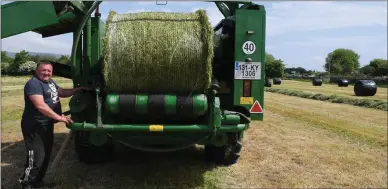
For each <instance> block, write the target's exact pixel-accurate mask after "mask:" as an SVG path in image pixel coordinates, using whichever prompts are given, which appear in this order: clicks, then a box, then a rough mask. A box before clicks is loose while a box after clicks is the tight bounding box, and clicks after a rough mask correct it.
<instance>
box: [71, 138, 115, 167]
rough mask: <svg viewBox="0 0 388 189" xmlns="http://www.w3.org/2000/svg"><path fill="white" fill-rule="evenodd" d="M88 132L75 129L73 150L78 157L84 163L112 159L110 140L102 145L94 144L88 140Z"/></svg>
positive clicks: (112, 145) (112, 148)
mask: <svg viewBox="0 0 388 189" xmlns="http://www.w3.org/2000/svg"><path fill="white" fill-rule="evenodd" d="M88 137H89V132H85V131H75V142H74V144H75V150H76V153H77V155H78V159H79V160H80V161H81V162H84V163H86V164H95V163H106V162H108V161H111V160H113V159H114V144H113V143H112V141H108V143H106V144H104V145H102V146H95V145H93V144H91V143H90V142H89V140H88Z"/></svg>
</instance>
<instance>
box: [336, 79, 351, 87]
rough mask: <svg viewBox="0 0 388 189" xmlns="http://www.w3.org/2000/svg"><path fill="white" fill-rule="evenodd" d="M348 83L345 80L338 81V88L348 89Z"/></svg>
mask: <svg viewBox="0 0 388 189" xmlns="http://www.w3.org/2000/svg"><path fill="white" fill-rule="evenodd" d="M348 85H349V81H348V80H347V79H340V80H339V81H338V87H348Z"/></svg>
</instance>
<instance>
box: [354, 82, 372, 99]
mask: <svg viewBox="0 0 388 189" xmlns="http://www.w3.org/2000/svg"><path fill="white" fill-rule="evenodd" d="M376 92H377V86H376V83H375V82H374V81H373V80H358V81H357V82H356V84H354V94H355V95H356V96H374V95H375V94H376Z"/></svg>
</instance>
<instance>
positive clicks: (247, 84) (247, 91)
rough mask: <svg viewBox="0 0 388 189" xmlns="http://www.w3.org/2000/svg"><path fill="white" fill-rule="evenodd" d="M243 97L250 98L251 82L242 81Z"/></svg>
mask: <svg viewBox="0 0 388 189" xmlns="http://www.w3.org/2000/svg"><path fill="white" fill-rule="evenodd" d="M243 96H244V97H248V96H251V80H244V88H243Z"/></svg>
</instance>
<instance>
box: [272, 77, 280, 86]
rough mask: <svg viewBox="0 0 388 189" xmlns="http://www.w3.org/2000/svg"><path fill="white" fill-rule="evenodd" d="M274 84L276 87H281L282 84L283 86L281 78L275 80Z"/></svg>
mask: <svg viewBox="0 0 388 189" xmlns="http://www.w3.org/2000/svg"><path fill="white" fill-rule="evenodd" d="M273 84H274V85H280V84H282V80H281V79H280V78H274V79H273Z"/></svg>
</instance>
